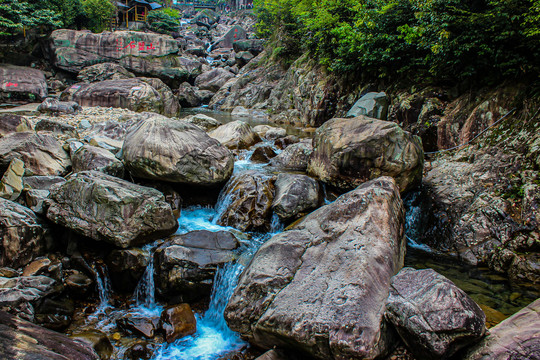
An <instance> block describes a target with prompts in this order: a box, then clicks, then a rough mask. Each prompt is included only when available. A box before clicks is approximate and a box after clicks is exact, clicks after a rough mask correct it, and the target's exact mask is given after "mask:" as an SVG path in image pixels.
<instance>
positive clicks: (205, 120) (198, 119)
mask: <svg viewBox="0 0 540 360" xmlns="http://www.w3.org/2000/svg"><path fill="white" fill-rule="evenodd" d="M182 120H184V121H187V122H188V123H190V124H193V125H197V126H198V127H200V128H201V129H203V130H204V131H210V130H213V129H215V128H217V127H219V126H221V123H220V122H219V121H217V120H216V119H214V118H213V117H210V116H208V115H204V114H196V115H189V116H186V117H185V118H182Z"/></svg>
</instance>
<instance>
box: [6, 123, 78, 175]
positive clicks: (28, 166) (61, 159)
mask: <svg viewBox="0 0 540 360" xmlns="http://www.w3.org/2000/svg"><path fill="white" fill-rule="evenodd" d="M15 158H17V159H20V160H22V161H23V162H24V165H25V174H26V175H27V176H30V175H64V174H66V173H67V170H68V167H69V166H71V161H70V159H69V155H68V154H67V152H66V151H65V150H64V148H63V147H62V145H61V144H60V143H59V142H58V140H56V139H55V138H54V137H53V136H51V135H48V134H36V133H34V132H17V133H12V134H9V135H6V136H5V137H3V138H0V172H1V171H4V170H5V169H6V168H7V167H8V165H9V163H10V162H11V160H13V159H15Z"/></svg>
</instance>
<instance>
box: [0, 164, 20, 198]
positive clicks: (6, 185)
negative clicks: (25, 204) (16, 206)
mask: <svg viewBox="0 0 540 360" xmlns="http://www.w3.org/2000/svg"><path fill="white" fill-rule="evenodd" d="M23 175H24V162H22V161H21V160H19V159H17V158H15V159H13V160H11V162H10V163H9V166H8V168H7V170H6V172H5V173H4V175H2V179H1V180H0V197H2V198H4V199H8V200H12V201H15V200H17V198H18V197H19V196H20V195H21V192H22V190H23Z"/></svg>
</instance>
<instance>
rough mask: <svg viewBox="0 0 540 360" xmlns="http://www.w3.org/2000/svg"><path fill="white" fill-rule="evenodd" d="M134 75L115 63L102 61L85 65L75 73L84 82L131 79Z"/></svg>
mask: <svg viewBox="0 0 540 360" xmlns="http://www.w3.org/2000/svg"><path fill="white" fill-rule="evenodd" d="M134 77H135V75H133V74H132V73H130V72H129V71H127V70H126V68H124V67H123V66H121V65H118V64H116V63H102V64H96V65H92V66H88V67H85V68H84V69H82V70H81V71H80V72H79V74H78V75H77V79H78V80H79V81H81V82H85V83H93V82H98V81H105V80H118V79H131V78H134Z"/></svg>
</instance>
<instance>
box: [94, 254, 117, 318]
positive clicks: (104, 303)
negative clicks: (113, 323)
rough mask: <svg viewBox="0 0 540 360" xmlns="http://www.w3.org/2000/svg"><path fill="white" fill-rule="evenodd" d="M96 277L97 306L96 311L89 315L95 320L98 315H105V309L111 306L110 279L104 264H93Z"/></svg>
mask: <svg viewBox="0 0 540 360" xmlns="http://www.w3.org/2000/svg"><path fill="white" fill-rule="evenodd" d="M93 268H94V270H95V275H96V284H97V288H98V295H99V305H98V307H97V308H96V311H95V312H94V313H93V314H92V315H91V316H93V317H95V318H97V317H98V316H99V315H102V314H105V312H106V311H107V309H110V308H112V306H111V303H110V301H111V278H110V277H109V270H108V269H107V265H105V264H95V265H94V266H93Z"/></svg>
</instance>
